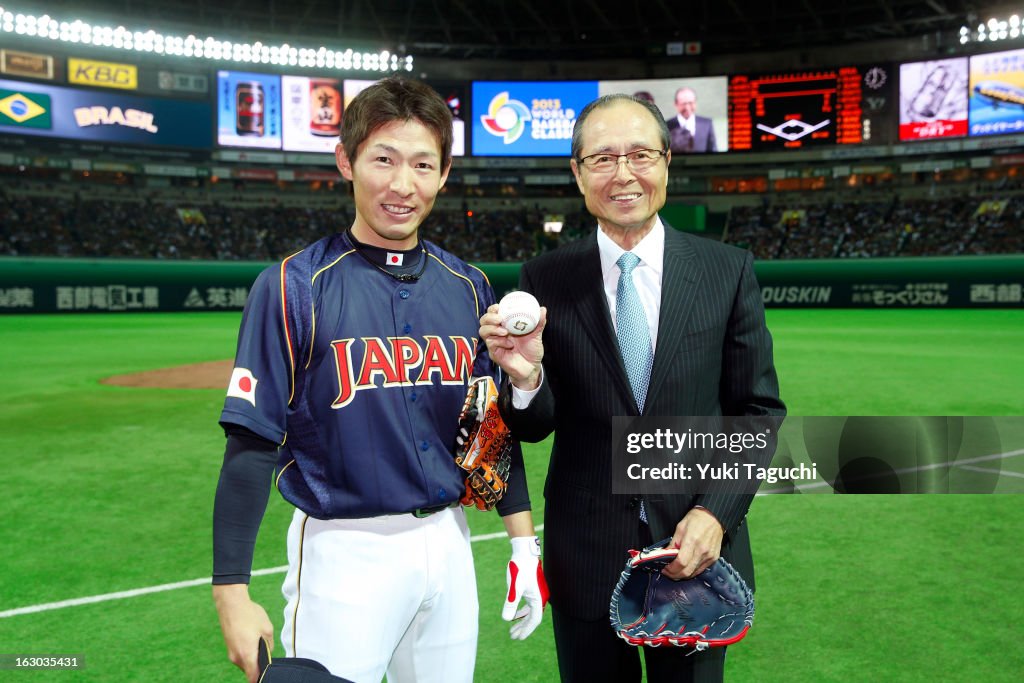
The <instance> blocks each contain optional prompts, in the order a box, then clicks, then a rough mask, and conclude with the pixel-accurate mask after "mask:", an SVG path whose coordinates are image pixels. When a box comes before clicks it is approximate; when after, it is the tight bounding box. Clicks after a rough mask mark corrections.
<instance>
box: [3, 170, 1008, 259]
mask: <svg viewBox="0 0 1024 683" xmlns="http://www.w3.org/2000/svg"><path fill="white" fill-rule="evenodd" d="M48 188H49V189H48V190H47V191H42V192H40V191H33V192H28V191H25V190H26V186H20V187H19V186H13V187H12V186H11V185H10V184H7V185H6V187H5V186H4V185H0V255H3V256H66V257H89V258H107V257H114V258H143V259H210V260H220V261H223V260H255V261H269V260H274V259H279V258H281V257H283V256H286V255H288V254H290V253H294V252H295V251H297V250H298V249H301V248H302V247H303V246H305V245H306V244H309V243H310V242H312V241H315V240H316V239H319V238H320V237H322V236H324V235H327V234H330V233H333V232H335V231H337V230H340V229H344V228H345V227H346V226H348V225H349V224H350V223H351V220H352V216H351V207H350V205H349V204H347V203H345V202H340V201H336V200H335V201H329V202H326V203H325V202H324V201H322V200H321V201H318V202H306V203H305V204H304V205H303V202H301V201H300V202H296V201H294V198H292V200H290V201H289V202H288V203H279V202H277V201H276V200H275V199H274V198H273V197H272V196H269V195H264V196H263V197H262V198H261V199H260V200H258V201H245V195H244V194H242V195H239V196H233V197H230V198H229V199H228V200H225V201H219V200H216V199H215V200H213V201H210V200H209V199H208V198H207V201H206V203H194V202H191V201H190V200H189V195H188V193H187V192H182V193H179V194H178V195H176V196H173V197H170V196H168V195H160V194H158V193H157V194H151V195H146V194H144V193H143V194H130V195H129V194H123V193H122V194H121V195H120V196H118V195H116V194H114V195H112V194H106V195H103V194H98V195H94V194H93V193H82V192H80V191H76V192H70V193H69V192H66V191H63V192H62V191H61V188H60V187H59V186H48ZM34 189H35V190H38V188H34ZM240 199H241V201H240ZM547 213H552V212H551V211H548V210H545V209H544V208H543V207H542V206H541V205H539V204H534V205H533V206H532V207H529V208H522V207H520V208H502V209H494V210H486V209H484V210H470V208H469V207H468V206H467V205H466V204H464V205H463V207H462V208H461V209H459V210H454V209H435V210H434V212H433V213H432V214H431V215H430V217H429V218H428V219H427V221H426V222H425V223H424V225H423V228H422V234H423V235H424V236H425V237H426V238H427V239H429V240H431V241H432V242H434V243H436V244H438V245H440V246H442V247H444V248H445V249H448V250H449V251H452V252H453V253H455V254H458V255H459V256H461V257H462V258H465V259H467V260H469V261H475V262H500V261H513V262H515V261H523V260H525V259H528V258H530V257H531V256H533V255H535V254H537V253H539V252H541V251H545V250H547V249H550V248H553V247H555V246H557V245H558V244H559V243H560V242H565V241H566V240H571V239H577V238H579V237H581V236H583V235H586V234H588V233H589V232H590V230H591V228H592V225H593V223H592V219H590V218H589V217H588V216H587V214H586V213H585V212H584V211H583V210H582V207H580V210H579V211H577V212H572V213H568V214H566V213H564V212H561V215H563V216H564V227H563V231H562V232H561V234H551V233H545V232H544V230H543V224H544V220H545V215H546V214H547ZM1022 219H1024V196H1016V195H1012V196H1008V197H1002V198H998V199H996V198H990V199H979V198H970V197H950V198H939V199H906V200H901V199H899V198H892V199H887V200H885V201H849V202H842V201H831V202H828V203H818V204H806V205H802V206H800V205H792V204H787V203H784V202H778V203H775V204H771V203H768V202H765V203H763V204H762V205H760V206H756V207H751V206H738V207H734V208H733V209H732V210H731V211H730V213H729V217H728V222H727V227H726V231H725V236H724V239H725V240H726V241H728V242H730V243H732V244H736V245H739V246H743V247H747V248H749V249H751V250H752V251H753V252H754V253H755V255H756V256H757V257H758V258H759V259H804V258H872V257H886V256H947V255H958V254H999V253H1022V252H1024V231H1022V230H1021V229H1020V225H1021V221H1022Z"/></svg>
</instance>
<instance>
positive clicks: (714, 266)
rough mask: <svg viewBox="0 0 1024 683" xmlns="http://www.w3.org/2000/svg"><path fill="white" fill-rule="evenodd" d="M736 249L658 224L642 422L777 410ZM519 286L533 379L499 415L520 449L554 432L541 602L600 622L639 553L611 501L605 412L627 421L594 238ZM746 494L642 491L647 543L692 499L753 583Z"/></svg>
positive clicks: (667, 529) (624, 383) (627, 515)
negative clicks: (659, 268) (541, 318)
mask: <svg viewBox="0 0 1024 683" xmlns="http://www.w3.org/2000/svg"><path fill="white" fill-rule="evenodd" d="M752 264H753V257H752V256H751V255H750V253H749V252H746V251H743V250H740V249H737V248H735V247H731V246H728V245H725V244H722V243H720V242H714V241H711V240H708V239H704V238H702V237H695V236H693V235H688V234H686V233H682V232H678V231H676V230H673V229H672V228H670V227H669V226H667V225H666V230H665V259H664V270H663V275H662V292H661V314H660V322H659V326H658V343H657V350H656V352H655V358H654V367H653V369H652V372H651V382H650V388H649V389H648V394H647V400H646V405H645V409H644V414H645V415H661V416H684V415H784V414H785V406H784V405H783V403H782V401H781V400H780V399H779V388H778V380H777V378H776V374H775V367H774V363H773V361H772V340H771V335H770V334H769V333H768V329H767V327H766V326H765V319H764V307H763V304H762V301H761V293H760V289H759V287H758V285H757V281H756V279H755V277H754V270H753V265H752ZM520 288H521V289H523V290H525V291H528V292H531V293H532V294H534V295H535V296H536V297H537V299H538V300H539V301H540V303H541V304H542V305H544V306H547V308H548V323H547V327H546V328H545V329H544V334H543V338H544V373H545V379H544V384H543V386H542V388H541V391H540V393H538V395H537V396H536V397H535V398H534V400H533V402H532V403H531V404H530V406H529V407H528V408H526V409H524V410H522V411H519V410H514V409H513V408H512V407H511V400H510V390H509V389H508V387H507V386H506V387H505V389H504V391H503V392H502V403H503V405H502V408H503V411H502V412H503V413H504V414H505V416H506V417H507V419H508V422H509V426H510V427H511V429H512V431H513V433H515V434H516V435H517V436H518V437H519V438H520V439H522V440H523V441H540V440H542V439H544V438H546V437H547V436H548V435H549V434H550V433H551V432H552V431H554V433H555V439H554V446H553V448H552V451H551V461H550V463H549V467H548V477H547V482H546V485H545V487H544V496H545V512H544V525H545V528H544V564H545V573H546V575H547V579H548V583H549V585H550V588H551V601H552V604H554V605H555V607H557V608H558V609H559V610H563V611H565V613H566V614H568V615H571V616H573V617H576V618H581V619H598V618H600V617H602V616H604V617H605V618H607V614H608V604H609V600H610V598H611V592H612V589H613V588H614V586H615V582H616V580H617V579H618V576H619V573H620V572H621V571H622V567H623V565H624V563H625V561H626V557H627V554H626V551H627V550H628V549H630V548H637V547H640V543H641V539H640V538H639V525H638V510H637V499H636V498H633V497H630V496H623V495H613V494H612V492H611V490H612V470H611V433H612V427H611V424H612V421H611V418H612V416H615V415H637V414H638V412H637V406H636V401H635V400H634V398H633V394H632V392H631V391H630V387H629V380H628V379H627V377H626V371H625V367H624V366H623V363H622V358H621V356H620V354H619V349H618V344H617V341H616V338H615V332H614V327H613V326H612V321H611V316H610V314H609V312H608V304H607V301H606V300H605V295H604V289H603V284H602V277H601V261H600V256H599V254H598V247H597V235H596V232H595V233H593V234H591V235H590V236H589V237H587V238H585V239H582V240H579V241H577V242H574V243H571V244H568V245H566V246H564V247H561V248H559V249H557V250H555V251H553V252H550V253H547V254H544V255H542V256H539V257H537V258H535V259H533V260H531V261H529V262H527V263H526V264H524V266H523V268H522V271H521V273H520ZM752 499H753V496H739V495H703V496H699V497H694V496H689V495H669V496H661V497H646V498H645V499H644V501H645V507H646V510H647V514H648V520H649V524H650V528H651V534H652V536H653V538H654V539H655V540H657V539H661V538H665V537H667V536H671V535H672V532H673V530H674V529H675V525H676V524H677V523H678V522H679V520H681V519H682V518H683V517H684V516H685V515H686V512H687V511H688V510H689V509H690V508H692V507H693V506H694V505H695V504H700V505H703V506H704V507H706V508H707V509H709V510H710V511H712V512H713V513H714V514H715V515H716V516H717V517H718V519H719V521H720V522H722V524H723V525H724V526H725V528H726V530H727V531H726V536H725V539H724V541H723V547H722V555H723V556H724V557H726V559H728V560H729V561H730V562H732V563H733V565H734V566H736V568H737V569H738V570H739V571H740V573H741V574H742V575H743V576H744V578H745V579H746V580H747V581H748V582H749V583H750V585H751V587H753V583H754V567H753V560H752V558H751V554H750V543H749V538H748V536H747V529H746V524H745V523H744V518H745V516H746V513H747V509H748V508H749V506H750V503H751V501H752Z"/></svg>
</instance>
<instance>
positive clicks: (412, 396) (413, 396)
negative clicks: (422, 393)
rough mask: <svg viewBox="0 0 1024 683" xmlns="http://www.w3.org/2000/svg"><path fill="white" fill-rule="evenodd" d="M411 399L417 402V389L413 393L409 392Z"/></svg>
mask: <svg viewBox="0 0 1024 683" xmlns="http://www.w3.org/2000/svg"><path fill="white" fill-rule="evenodd" d="M409 400H410V401H412V402H413V403H415V402H416V392H415V391H414V392H412V393H411V394H409Z"/></svg>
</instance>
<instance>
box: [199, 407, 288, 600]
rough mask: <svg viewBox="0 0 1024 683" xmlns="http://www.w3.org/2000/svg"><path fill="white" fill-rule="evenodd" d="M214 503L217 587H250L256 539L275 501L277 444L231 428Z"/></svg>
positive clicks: (214, 577) (214, 552)
mask: <svg viewBox="0 0 1024 683" xmlns="http://www.w3.org/2000/svg"><path fill="white" fill-rule="evenodd" d="M227 432H228V435H227V436H228V441H227V446H226V447H225V449H224V464H223V465H221V468H220V479H219V480H218V482H217V494H216V497H215V498H214V502H213V583H214V585H216V584H228V583H249V576H250V574H251V572H252V557H253V552H254V551H255V549H256V535H257V533H258V532H259V530H260V523H261V522H262V521H263V513H264V512H266V510H267V501H268V500H269V498H270V480H271V478H272V477H273V475H274V466H275V465H276V464H277V444H275V443H274V442H272V441H268V440H266V439H264V438H262V437H259V436H257V435H256V434H253V433H252V432H250V431H249V430H247V429H245V428H242V427H229V428H228V429H227Z"/></svg>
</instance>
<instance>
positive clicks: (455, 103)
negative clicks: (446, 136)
mask: <svg viewBox="0 0 1024 683" xmlns="http://www.w3.org/2000/svg"><path fill="white" fill-rule="evenodd" d="M376 82H377V81H367V80H360V79H349V78H346V79H345V107H346V108H347V107H348V105H349V102H351V101H352V98H354V97H355V96H356V95H358V94H359V93H361V92H362V91H363V90H365V89H366V88H368V87H370V86H371V85H373V84H374V83H376ZM425 83H426V84H427V85H429V86H430V87H432V88H433V89H434V90H436V91H437V93H438V94H439V95H440V96H441V97H442V98H444V101H445V102H446V103H447V104H448V109H449V110H451V112H452V156H453V157H461V156H465V155H466V121H465V114H464V112H466V111H467V110H468V107H467V106H466V101H465V99H466V86H467V84H466V83H464V82H455V83H449V82H445V81H425Z"/></svg>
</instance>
